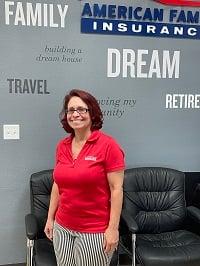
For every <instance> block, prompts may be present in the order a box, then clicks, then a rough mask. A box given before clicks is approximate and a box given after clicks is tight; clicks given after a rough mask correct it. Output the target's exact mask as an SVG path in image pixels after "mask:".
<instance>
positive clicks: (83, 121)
mask: <svg viewBox="0 0 200 266" xmlns="http://www.w3.org/2000/svg"><path fill="white" fill-rule="evenodd" d="M60 118H61V122H62V124H63V127H64V129H65V131H66V132H68V133H71V135H70V136H69V137H66V138H64V139H63V140H61V141H60V142H59V143H58V145H57V150H56V165H55V168H54V173H53V178H54V183H53V187H52V192H51V200H50V205H49V212H48V219H47V222H46V226H45V230H44V231H45V233H46V235H47V237H48V238H49V239H51V240H52V239H53V244H54V249H55V254H56V259H57V264H58V265H59V266H64V265H65V266H66V265H67V266H107V265H109V263H110V260H111V257H112V254H113V252H114V250H115V248H116V247H117V244H118V240H119V232H118V225H119V218H120V213H121V208H122V196H123V195H122V184H123V177H124V154H123V151H122V150H121V148H120V147H119V146H118V144H117V143H116V142H115V140H114V139H113V138H112V137H110V136H107V135H106V134H104V133H103V132H101V131H100V130H99V129H100V128H101V127H102V124H103V116H102V112H101V109H100V107H99V105H98V102H97V100H96V99H95V98H94V97H93V96H92V95H91V94H89V93H87V92H85V91H82V90H72V91H70V93H69V94H68V95H66V96H65V99H64V105H63V110H62V112H61V114H60Z"/></svg>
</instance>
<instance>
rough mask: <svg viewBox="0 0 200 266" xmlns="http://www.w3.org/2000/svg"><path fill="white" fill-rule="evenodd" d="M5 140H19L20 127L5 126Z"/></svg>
mask: <svg viewBox="0 0 200 266" xmlns="http://www.w3.org/2000/svg"><path fill="white" fill-rule="evenodd" d="M3 138H4V139H19V125H3Z"/></svg>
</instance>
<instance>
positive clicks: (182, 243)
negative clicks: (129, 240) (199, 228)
mask: <svg viewBox="0 0 200 266" xmlns="http://www.w3.org/2000/svg"><path fill="white" fill-rule="evenodd" d="M136 256H137V259H138V260H139V262H140V263H141V264H142V265H145V266H161V265H162V266H169V265H173V266H199V265H200V264H199V262H200V237H199V236H198V235H195V234H193V233H191V232H189V231H186V230H179V231H174V232H167V233H160V234H138V235H137V240H136Z"/></svg>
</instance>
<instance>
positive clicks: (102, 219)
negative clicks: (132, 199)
mask: <svg viewBox="0 0 200 266" xmlns="http://www.w3.org/2000/svg"><path fill="white" fill-rule="evenodd" d="M71 143H72V136H70V137H67V138H65V139H63V140H61V141H60V142H59V143H58V146H57V151H56V166H55V168H54V173H53V177H54V181H55V182H56V184H57V185H58V188H59V193H60V201H59V206H58V209H57V212H56V217H55V219H56V221H57V222H58V223H59V224H60V225H62V226H63V227H66V228H68V229H71V230H74V231H78V232H85V233H95V232H104V231H105V229H106V228H107V226H108V223H109V218H110V189H109V184H108V180H107V173H109V172H112V171H118V170H122V169H124V167H125V166H124V153H123V151H122V150H121V148H120V147H119V145H118V144H117V143H116V141H115V140H114V139H113V138H112V137H110V136H108V135H105V134H104V133H103V132H101V131H99V130H96V131H93V132H92V134H91V135H90V138H89V139H88V140H87V142H86V143H85V145H84V146H83V148H82V150H81V151H80V153H79V155H78V157H77V159H76V160H73V158H72V152H71Z"/></svg>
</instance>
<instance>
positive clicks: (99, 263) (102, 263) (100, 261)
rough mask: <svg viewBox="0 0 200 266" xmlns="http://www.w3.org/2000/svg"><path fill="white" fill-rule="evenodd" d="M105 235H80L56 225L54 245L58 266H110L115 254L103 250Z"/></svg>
mask: <svg viewBox="0 0 200 266" xmlns="http://www.w3.org/2000/svg"><path fill="white" fill-rule="evenodd" d="M103 240H104V234H103V233H79V232H75V231H72V230H69V229H66V228H63V227H62V226H61V225H59V224H57V223H55V224H54V230H53V245H54V250H55V254H56V260H57V265H58V266H109V265H110V261H111V258H112V255H113V252H110V253H105V252H104V250H103Z"/></svg>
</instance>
